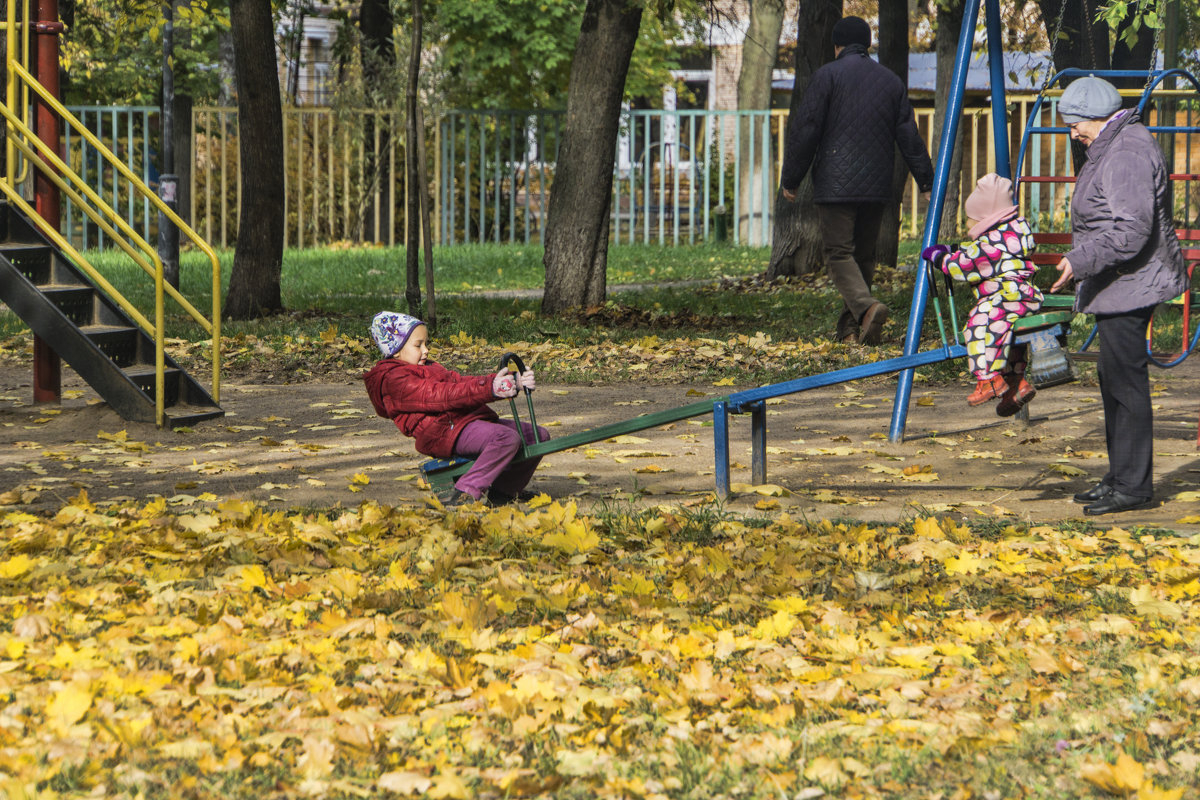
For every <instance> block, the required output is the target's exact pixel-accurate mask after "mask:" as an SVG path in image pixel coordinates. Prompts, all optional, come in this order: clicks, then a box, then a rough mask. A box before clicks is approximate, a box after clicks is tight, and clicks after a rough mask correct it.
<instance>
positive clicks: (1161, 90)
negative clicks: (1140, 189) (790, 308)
mask: <svg viewBox="0 0 1200 800" xmlns="http://www.w3.org/2000/svg"><path fill="white" fill-rule="evenodd" d="M980 2H981V0H966V8H965V9H964V15H963V25H962V33H961V35H960V37H959V41H958V49H957V52H956V57H955V65H954V72H953V77H952V80H951V87H950V94H949V96H948V101H947V104H946V111H945V123H944V125H943V128H942V131H941V138H940V144H939V147H938V157H937V164H936V166H935V178H934V187H933V192H932V194H931V197H930V203H929V208H928V212H927V216H926V220H925V228H924V233H923V236H922V240H921V247H922V249H924V248H926V247H929V246H930V245H932V244H934V243H935V242H936V240H937V234H938V231H939V230H940V227H941V219H942V214H943V211H944V206H945V200H946V187H947V184H948V181H949V180H950V154H951V150H952V147H951V143H952V142H954V141H955V139H956V137H957V135H958V124H959V120H960V119H961V117H962V108H963V97H964V94H965V87H966V78H967V67H968V65H969V63H970V59H971V46H972V43H973V40H974V32H975V25H976V21H977V20H978V17H979V6H980ZM983 2H984V4H985V13H986V30H987V42H988V56H989V69H990V80H991V105H992V109H993V114H992V125H993V138H994V143H995V144H994V153H995V170H994V171H995V172H997V173H998V174H1000V175H1006V176H1013V179H1014V180H1013V182H1014V185H1015V187H1016V188H1015V190H1014V191H1015V192H1016V193H1017V195H1018V196H1017V197H1016V198H1014V199H1015V201H1016V204H1017V205H1018V206H1019V205H1021V201H1022V200H1023V199H1025V198H1023V197H1022V196H1021V193H1022V191H1025V192H1029V191H1032V190H1033V189H1035V188H1036V187H1038V186H1039V185H1040V184H1046V183H1051V184H1072V183H1073V182H1074V176H1073V175H1066V176H1047V177H1042V176H1038V175H1023V174H1022V166H1023V165H1024V164H1025V162H1026V153H1027V150H1028V145H1029V142H1030V141H1031V137H1035V136H1061V137H1066V136H1067V135H1068V129H1067V128H1066V127H1064V126H1061V125H1054V124H1051V125H1042V124H1040V120H1041V112H1042V109H1043V106H1044V105H1046V104H1048V105H1049V108H1048V110H1049V112H1050V113H1051V114H1052V115H1053V114H1054V113H1055V111H1056V105H1057V98H1058V97H1059V96H1060V95H1061V94H1062V89H1061V88H1059V87H1060V86H1061V85H1063V84H1064V83H1065V82H1068V81H1069V80H1070V79H1072V78H1075V77H1079V76H1081V75H1096V76H1098V77H1105V78H1115V79H1129V78H1140V77H1142V76H1145V79H1146V83H1145V86H1144V88H1143V89H1142V90H1141V91H1140V92H1137V91H1135V92H1133V95H1135V96H1140V98H1141V99H1140V101H1139V104H1138V114H1139V115H1140V116H1141V117H1142V119H1143V120H1147V121H1148V117H1147V113H1148V111H1149V108H1150V104H1151V103H1152V102H1160V101H1162V100H1164V99H1170V100H1172V101H1179V100H1184V99H1189V100H1191V101H1192V104H1191V107H1189V108H1188V109H1187V111H1186V122H1185V124H1182V125H1181V124H1177V123H1178V121H1179V120H1178V119H1177V118H1176V119H1171V120H1168V122H1169V123H1170V124H1165V125H1164V124H1162V120H1161V119H1159V120H1158V123H1159V124H1156V125H1149V126H1147V127H1148V129H1149V130H1150V131H1151V132H1153V133H1155V134H1158V135H1166V136H1168V137H1170V139H1169V140H1170V141H1174V137H1177V136H1182V137H1184V144H1185V146H1184V149H1183V152H1184V154H1185V158H1184V161H1185V165H1184V166H1185V169H1184V170H1183V171H1181V172H1177V171H1175V170H1172V174H1171V176H1170V177H1171V181H1172V182H1173V183H1174V184H1188V182H1193V183H1195V184H1196V190H1195V192H1192V190H1191V189H1192V187H1191V186H1190V185H1188V186H1185V187H1184V189H1183V192H1182V194H1183V196H1184V198H1185V204H1184V210H1183V213H1184V214H1185V215H1186V214H1187V213H1188V212H1189V211H1190V208H1189V205H1190V198H1191V197H1192V196H1193V194H1195V196H1196V197H1197V198H1200V166H1197V167H1193V165H1192V163H1191V159H1192V150H1193V149H1194V146H1193V144H1192V141H1193V139H1192V137H1198V139H1200V81H1197V79H1196V77H1195V76H1193V75H1191V74H1190V73H1188V72H1187V71H1185V70H1181V69H1174V68H1172V69H1164V70H1158V69H1155V68H1154V66H1155V65H1154V64H1153V63H1152V64H1151V65H1150V67H1149V68H1148V69H1147V71H1146V72H1144V73H1143V72H1139V71H1129V70H1077V69H1067V70H1062V71H1060V72H1058V73H1057V74H1053V75H1052V77H1050V78H1049V79H1048V80H1047V81H1046V82H1045V84H1044V85H1043V87H1042V90H1041V92H1040V93H1039V96H1038V98H1037V101H1036V103H1035V105H1034V107H1033V112H1032V113H1031V114H1030V115H1029V117H1028V124H1027V126H1026V129H1025V131H1024V134H1023V136H1022V140H1021V148H1020V151H1019V154H1018V160H1017V165H1016V166H1017V168H1016V171H1015V174H1014V171H1013V169H1012V165H1011V163H1010V158H1009V138H1008V119H1007V114H1006V113H1004V109H1006V107H1007V105H1006V97H1005V75H1004V69H1003V63H1004V61H1003V52H1002V45H1003V39H1002V36H1001V26H1000V0H983ZM1066 3H1067V0H1063V9H1062V10H1060V12H1059V18H1058V20H1057V22H1056V25H1055V30H1054V34H1053V37H1052V45H1051V55H1050V58H1051V63H1053V55H1054V44H1056V43H1057V40H1058V38H1059V33H1060V30H1061V24H1062V12H1063V10H1065V8H1066ZM1189 24H1190V20H1189ZM1160 32H1161V29H1160ZM1153 49H1154V51H1155V53H1157V50H1158V38H1157V36H1156V39H1155V46H1154V48H1153ZM1176 80H1182V81H1184V82H1185V83H1187V84H1190V87H1191V88H1190V89H1182V90H1180V89H1174V88H1167V87H1165V86H1164V83H1165V82H1167V81H1171V82H1174V81H1176ZM1122 94H1126V95H1128V94H1129V91H1128V90H1125V91H1123V92H1122ZM1171 107H1172V108H1173V107H1174V103H1172V104H1171ZM1158 113H1159V116H1160V117H1161V110H1160V111H1159V112H1158ZM1053 121H1054V120H1053V117H1052V122H1053ZM1198 152H1200V150H1198ZM1198 158H1200V156H1198ZM1175 194H1180V192H1178V191H1177V192H1175ZM1176 216H1179V215H1178V214H1177V215H1176ZM1178 233H1179V237H1180V239H1181V240H1183V241H1184V242H1187V243H1189V244H1190V243H1192V242H1195V243H1196V244H1195V246H1189V247H1185V248H1184V257H1185V259H1186V260H1187V264H1188V272H1189V275H1190V274H1191V272H1192V270H1193V269H1194V268H1195V266H1196V265H1197V264H1200V223H1197V224H1195V225H1193V226H1192V227H1186V226H1185V227H1181V228H1179V230H1178ZM1034 239H1035V241H1036V242H1037V243H1038V244H1040V245H1048V246H1051V247H1054V248H1056V249H1059V248H1065V247H1068V246H1069V245H1070V240H1071V235H1070V233H1063V232H1054V231H1045V232H1037V233H1035V234H1034ZM1060 258H1061V254H1060V253H1055V252H1041V253H1037V254H1035V256H1034V257H1033V261H1034V262H1035V263H1036V264H1038V265H1039V266H1046V265H1053V264H1056V263H1057V262H1058V260H1059V259H1060ZM936 287H937V282H936V281H935V280H934V278H933V271H932V267H931V265H929V264H925V265H924V268H923V269H918V270H917V272H916V280H915V285H914V287H913V295H912V305H911V310H910V313H909V318H908V325H907V330H906V333H905V340H904V341H905V344H904V350H903V354H902V355H900V356H898V357H895V358H889V359H884V360H881V361H876V362H873V363H870V364H863V365H859V366H855V367H849V368H845V369H840V370H835V371H832V372H826V373H820V374H816V375H808V376H803V377H799V378H795V379H793V380H788V381H784V382H781V383H776V384H771V385H768V386H761V387H757V388H754V389H749V390H746V391H742V392H735V393H733V394H730V395H728V396H727V397H719V398H716V399H708V400H703V401H700V402H697V403H692V404H690V405H685V406H680V407H678V408H674V409H669V410H666V411H659V412H655V413H651V414H646V415H643V416H640V417H635V418H633V419H629V420H623V421H616V422H613V423H611V424H608V425H603V426H600V427H597V428H592V429H589V430H584V431H580V432H578V433H574V434H570V435H567V436H563V437H560V438H557V439H553V440H550V441H543V442H538V441H534V442H527V443H525V444H524V446H523V452H522V453H521V455H520V456H519V458H529V457H534V456H541V455H545V454H547V453H552V452H558V451H562V450H567V449H570V448H573V447H577V446H579V445H583V444H588V443H591V442H598V441H603V440H605V439H609V438H612V437H613V436H617V435H620V434H623V433H630V432H633V431H639V430H646V429H649V428H653V427H658V426H660V425H664V424H667V423H669V422H674V421H677V420H682V419H687V418H690V417H696V416H702V415H707V414H708V413H712V415H713V449H714V462H715V469H714V475H715V481H716V492H717V494H718V495H719V496H721V497H727V496H728V495H729V493H730V469H729V466H730V459H729V420H730V417H731V416H733V415H739V414H749V415H750V421H751V437H750V438H751V473H752V483H754V484H762V483H765V482H766V474H767V463H766V454H767V423H766V403H767V401H768V400H771V399H773V398H777V397H781V396H785V395H790V394H796V393H799V392H804V391H808V390H810V389H816V388H819V387H825V386H833V385H837V384H840V383H845V382H849V381H853V380H859V379H862V378H868V377H875V376H879V375H885V374H891V373H898V381H897V389H896V396H895V402H894V404H893V410H892V419H891V424H890V427H889V439H890V440H891V441H893V442H897V441H901V440H902V439H903V436H904V429H905V424H906V421H907V416H908V405H909V402H910V399H911V395H912V383H913V376H914V373H915V370H916V369H917V368H919V367H922V366H927V365H930V364H936V363H940V362H944V361H948V360H952V359H957V358H964V357H965V356H966V354H967V351H966V347H965V345H964V344H963V342H962V341H960V326H959V323H958V320H957V314H956V309H955V305H954V293H953V291H952V290H951V287H950V286H949V285H947V288H946V301H947V309H946V311H947V313H946V314H943V309H942V303H941V297H940V294H939V292H938V290H937V288H936ZM929 299H932V301H933V306H934V308H933V311H934V318H935V320H936V326H937V330H938V334H939V338H940V346H935V347H933V348H931V349H928V350H924V351H921V350H920V349H919V348H920V345H921V329H922V327H923V323H924V320H925V314H926V311H927V305H928V300H929ZM1073 302H1074V297H1073V296H1068V295H1049V294H1048V295H1046V298H1045V302H1044V303H1043V306H1042V310H1041V313H1039V314H1036V315H1032V316H1029V317H1024V318H1022V319H1020V320H1019V321H1018V323H1017V326H1016V330H1015V336H1014V342H1015V345H1017V346H1024V347H1026V348H1027V353H1026V359H1027V361H1028V368H1027V372H1026V376H1027V378H1028V379H1029V380H1030V382H1031V383H1033V384H1034V386H1035V387H1036V388H1038V389H1043V388H1047V387H1050V386H1055V385H1058V384H1062V383H1066V382H1068V381H1071V380H1074V371H1073V369H1072V365H1071V362H1072V359H1088V358H1089V357H1090V354H1089V353H1088V352H1087V350H1088V346H1089V345H1090V344H1091V342H1092V340H1093V339H1094V338H1095V335H1096V329H1095V327H1093V329H1092V332H1091V334H1090V335H1089V336H1088V337H1087V341H1086V342H1085V343H1084V345H1083V346H1082V347H1081V348H1080V350H1079V351H1077V352H1075V353H1068V351H1067V343H1068V342H1067V340H1068V334H1069V333H1070V331H1071V323H1072V320H1073V319H1074V318H1075V312H1074V311H1073V310H1072V307H1073ZM1173 305H1178V306H1179V307H1180V308H1181V309H1182V325H1183V336H1182V343H1181V345H1180V347H1179V349H1178V351H1176V352H1172V353H1167V354H1163V353H1158V352H1155V351H1154V349H1153V347H1152V333H1153V325H1152V326H1151V328H1150V330H1148V331H1147V350H1148V352H1149V353H1150V357H1151V359H1152V362H1153V363H1154V364H1156V365H1157V366H1159V367H1163V368H1169V367H1173V366H1176V365H1177V364H1179V363H1181V362H1182V361H1183V360H1184V359H1185V358H1186V357H1187V356H1188V354H1189V353H1190V352H1191V350H1192V349H1193V348H1194V347H1195V345H1196V343H1197V341H1200V326H1197V328H1196V331H1195V332H1194V333H1192V334H1189V331H1190V325H1191V312H1192V298H1191V292H1190V291H1189V292H1187V293H1185V294H1184V295H1183V297H1182V298H1179V299H1178V300H1177V301H1175V303H1174V304H1173ZM510 360H512V361H515V363H516V365H517V367H518V369H521V370H523V369H524V365H523V363H522V362H521V361H520V359H519V357H518V356H516V355H515V354H512V353H506V354H505V355H504V356H503V357H502V359H501V362H500V367H503V366H505V365H506V364H507V363H508V362H509V361H510ZM526 400H527V402H528V405H529V417H530V421H531V422H533V424H534V430H535V431H536V428H537V424H536V418H535V417H534V410H533V399H532V396H531V395H529V392H528V390H526ZM510 405H511V406H512V412H513V416H514V419H516V418H517V404H516V401H515V399H510ZM1020 415H1021V417H1023V418H1025V419H1028V408H1023V409H1022V410H1021V412H1020ZM518 422H519V419H518ZM1197 442H1198V445H1200V427H1198V438H1197ZM472 463H473V462H472V461H470V460H467V459H462V458H452V459H437V460H432V461H428V462H426V463H425V464H423V465H422V471H423V472H424V475H425V477H426V479H427V480H428V481H429V483H430V486H431V487H432V488H433V489H434V491H435V492H437V493H438V494H439V495H440V496H443V497H444V496H448V495H449V494H450V493H451V492H452V490H453V487H454V480H455V479H456V478H457V477H458V476H459V475H461V474H462V473H463V472H465V471H466V470H467V469H469V468H470V466H471V464H472Z"/></svg>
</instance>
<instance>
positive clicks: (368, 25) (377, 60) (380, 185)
mask: <svg viewBox="0 0 1200 800" xmlns="http://www.w3.org/2000/svg"><path fill="white" fill-rule="evenodd" d="M393 24H394V20H393V17H392V10H391V6H390V5H388V0H363V2H362V6H361V7H360V10H359V22H358V25H359V32H360V33H361V35H362V36H361V43H362V44H361V48H360V50H359V55H360V56H361V57H362V63H363V83H364V86H365V88H366V94H367V99H368V102H369V103H370V105H371V107H373V108H379V109H383V108H386V107H387V106H388V100H389V98H388V90H387V87H388V84H389V82H388V77H389V76H388V72H389V70H390V69H391V67H393V66H394V65H395V63H396V42H395V40H394V39H393V37H392V26H393ZM386 119H387V117H386V116H375V115H371V114H368V115H367V117H366V125H365V126H364V134H363V140H364V150H363V152H364V156H365V159H366V161H365V164H364V171H365V174H366V176H367V178H368V186H369V187H370V189H369V190H368V192H367V196H366V203H365V204H364V207H363V221H364V226H363V227H364V230H365V231H366V238H367V240H368V241H373V242H384V243H386V242H388V241H389V237H388V232H389V231H391V230H392V213H391V212H392V209H393V207H394V206H393V203H391V202H389V199H390V198H391V197H392V196H393V194H394V184H395V181H394V180H393V179H392V170H391V159H390V158H389V157H388V154H389V152H390V151H391V144H392V131H391V128H390V126H389V125H388V124H387V123H386V121H385V120H386ZM377 123H378V124H377ZM377 129H378V130H377ZM376 139H378V144H377V143H376ZM410 185H411V184H410ZM376 203H378V205H379V209H378V217H379V225H378V227H376V226H375V217H376V208H375V206H376ZM418 302H419V301H418Z"/></svg>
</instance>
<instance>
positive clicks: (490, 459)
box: [454, 419, 550, 500]
mask: <svg viewBox="0 0 1200 800" xmlns="http://www.w3.org/2000/svg"><path fill="white" fill-rule="evenodd" d="M521 429H522V431H523V433H524V434H525V441H526V442H529V443H532V442H533V425H531V424H530V423H528V422H522V423H521ZM549 438H550V432H549V431H547V430H546V429H545V428H543V427H542V426H540V425H539V426H538V437H537V440H538V441H539V442H544V441H546V440H547V439H549ZM520 449H521V435H520V434H518V433H517V423H515V422H514V421H513V420H511V419H502V420H500V421H499V422H487V421H485V420H481V419H477V420H475V421H474V422H471V423H468V424H467V427H465V428H463V431H462V433H460V434H459V435H458V441H456V442H455V443H454V455H456V456H462V457H463V458H474V459H475V463H474V464H472V465H471V468H470V469H469V470H467V471H466V472H464V473H463V475H462V477H460V478H459V479H458V480H457V481H455V482H454V488H456V489H458V490H459V491H460V492H466V493H467V494H469V495H471V497H474V498H475V499H476V500H479V499H480V498H482V497H483V496H484V495H486V494H487V493H488V490H489V489H495V490H496V491H498V492H504V493H505V494H511V495H515V494H516V493H517V492H519V491H521V490H522V489H524V488H525V486H526V484H528V483H529V479H530V478H532V477H533V471H534V470H535V469H537V465H538V462H540V461H541V460H542V459H541V456H538V457H536V458H529V459H526V460H525V461H520V462H518V463H516V464H514V463H512V460H513V456H515V455H516V454H517V452H518V451H519V450H520Z"/></svg>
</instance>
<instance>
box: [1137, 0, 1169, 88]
mask: <svg viewBox="0 0 1200 800" xmlns="http://www.w3.org/2000/svg"><path fill="white" fill-rule="evenodd" d="M1163 11H1164V9H1163V0H1158V2H1157V3H1156V4H1155V12H1156V16H1157V17H1158V20H1157V22H1158V25H1157V27H1155V28H1154V44H1153V45H1152V46H1151V48H1150V66H1149V67H1147V68H1146V85H1145V86H1143V87H1142V92H1143V93H1145V91H1146V90H1147V89H1149V88H1150V84H1151V83H1153V82H1154V68H1155V67H1157V66H1158V48H1159V47H1161V46H1162V34H1163V28H1165V27H1166V24H1165V23H1164V21H1163ZM1164 60H1165V59H1164Z"/></svg>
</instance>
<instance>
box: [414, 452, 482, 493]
mask: <svg viewBox="0 0 1200 800" xmlns="http://www.w3.org/2000/svg"><path fill="white" fill-rule="evenodd" d="M474 463H475V459H472V458H458V457H457V456H456V457H454V458H435V459H432V460H430V461H426V462H425V463H423V464H422V465H421V474H422V475H423V476H424V478H425V481H426V482H427V483H428V484H429V488H430V489H431V490H433V493H434V494H436V495H437V496H438V499H439V500H441V501H442V502H445V501H446V500H449V499H450V498H451V497H452V496H453V495H454V481H456V480H457V479H458V477H459V476H460V475H462V474H463V473H464V472H466V471H467V470H468V469H469V468H470V467H471V465H472V464H474Z"/></svg>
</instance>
